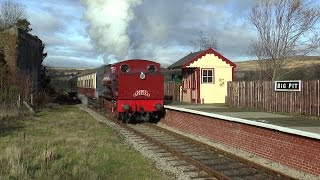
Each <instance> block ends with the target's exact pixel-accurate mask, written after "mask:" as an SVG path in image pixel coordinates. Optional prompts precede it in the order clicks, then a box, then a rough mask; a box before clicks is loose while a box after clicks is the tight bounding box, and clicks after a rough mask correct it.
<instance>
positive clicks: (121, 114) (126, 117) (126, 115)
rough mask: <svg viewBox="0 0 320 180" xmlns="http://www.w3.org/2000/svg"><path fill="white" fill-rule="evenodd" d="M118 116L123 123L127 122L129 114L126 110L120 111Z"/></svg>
mask: <svg viewBox="0 0 320 180" xmlns="http://www.w3.org/2000/svg"><path fill="white" fill-rule="evenodd" d="M120 118H121V121H122V122H123V123H126V124H128V123H129V122H130V116H129V113H127V112H123V113H120Z"/></svg>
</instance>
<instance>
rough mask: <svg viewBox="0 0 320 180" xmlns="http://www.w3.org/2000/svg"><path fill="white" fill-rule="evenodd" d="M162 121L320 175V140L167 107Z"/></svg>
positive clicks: (183, 130) (185, 130)
mask: <svg viewBox="0 0 320 180" xmlns="http://www.w3.org/2000/svg"><path fill="white" fill-rule="evenodd" d="M161 123H163V124H165V125H167V126H170V127H173V128H176V129H178V130H180V131H182V132H186V133H192V134H194V135H199V136H202V137H205V138H207V139H209V140H211V141H214V142H219V143H222V144H226V145H229V146H232V147H235V148H238V149H241V150H244V151H247V152H249V153H253V154H256V155H258V156H260V157H263V158H266V159H269V160H272V161H275V162H278V163H280V164H283V165H287V166H290V167H293V168H296V169H300V170H302V171H305V172H307V173H310V174H313V175H316V176H320V140H319V139H313V138H308V137H303V136H299V135H294V134H288V133H285V132H280V131H277V130H273V129H267V128H262V127H256V126H252V125H247V124H242V123H237V122H231V121H226V120H220V119H216V118H212V117H206V116H202V115H197V114H192V113H186V112H180V111H176V110H170V109H166V115H165V117H164V119H162V120H161Z"/></svg>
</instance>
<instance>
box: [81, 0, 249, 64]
mask: <svg viewBox="0 0 320 180" xmlns="http://www.w3.org/2000/svg"><path fill="white" fill-rule="evenodd" d="M84 2H85V4H86V6H87V7H86V19H87V20H88V21H89V24H90V25H89V28H88V32H89V34H90V38H91V40H92V42H93V43H94V45H95V47H98V48H100V50H101V52H103V53H104V54H105V55H106V56H111V55H115V56H116V57H118V59H121V58H126V59H131V58H144V59H156V60H157V61H159V62H161V63H164V64H170V63H173V62H175V61H177V60H179V59H180V58H182V57H183V56H185V55H187V54H188V53H189V52H190V51H193V50H194V47H193V45H192V43H191V41H194V40H196V39H197V38H198V36H199V33H200V32H204V33H205V34H207V35H208V36H212V37H214V38H215V39H216V40H217V42H218V46H219V49H218V50H219V51H220V52H221V53H222V54H224V55H225V56H226V57H227V58H230V59H236V58H237V57H245V56H247V44H248V43H249V42H250V41H251V38H252V37H251V35H250V34H251V33H250V31H248V27H247V24H246V22H245V16H244V15H245V14H246V13H247V10H248V7H249V5H250V3H252V2H251V1H250V0H245V1H241V2H238V1H234V0H229V1H223V0H219V1H216V0H215V1H213V0H188V1H185V0H175V1H172V0H161V1H158V0H144V1H141V2H140V1H130V0H122V1H119V2H120V3H111V1H104V2H105V3H101V2H100V1H89V0H85V1H84ZM112 2H118V1H112ZM244 7H246V8H244ZM111 9H112V10H111ZM114 10H117V13H114Z"/></svg>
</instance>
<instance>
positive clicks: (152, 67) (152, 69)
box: [148, 64, 157, 72]
mask: <svg viewBox="0 0 320 180" xmlns="http://www.w3.org/2000/svg"><path fill="white" fill-rule="evenodd" d="M148 71H149V72H156V71H157V68H156V66H155V65H152V64H151V65H149V66H148Z"/></svg>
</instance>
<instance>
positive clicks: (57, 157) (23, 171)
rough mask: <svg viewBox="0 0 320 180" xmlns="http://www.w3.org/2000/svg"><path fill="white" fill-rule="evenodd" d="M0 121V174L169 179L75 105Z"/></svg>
mask: <svg viewBox="0 0 320 180" xmlns="http://www.w3.org/2000/svg"><path fill="white" fill-rule="evenodd" d="M0 121H1V123H2V124H0V125H1V128H0V142H1V143H0V152H1V153H0V179H170V177H168V176H166V175H165V174H163V173H159V172H158V170H156V169H155V168H154V166H153V165H152V164H151V162H149V161H148V160H147V159H145V158H144V157H142V156H141V155H140V154H139V153H138V152H136V151H134V150H133V149H131V147H129V146H128V145H126V144H125V143H124V142H123V140H121V139H120V138H119V137H118V136H117V135H116V132H115V131H114V130H112V129H110V128H108V127H105V125H104V124H102V123H99V122H97V121H96V120H94V119H93V118H92V117H91V116H90V115H89V114H87V113H86V112H83V111H80V110H79V109H78V108H77V107H76V106H62V107H61V108H59V109H57V110H46V111H43V112H40V113H38V114H37V115H36V116H35V117H26V118H25V119H1V120H0Z"/></svg>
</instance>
